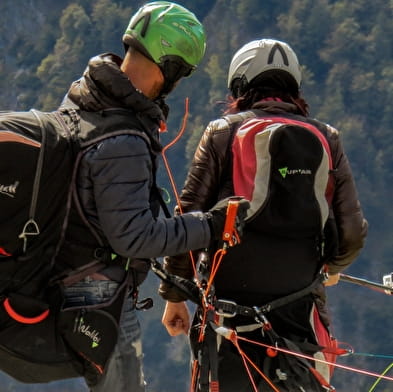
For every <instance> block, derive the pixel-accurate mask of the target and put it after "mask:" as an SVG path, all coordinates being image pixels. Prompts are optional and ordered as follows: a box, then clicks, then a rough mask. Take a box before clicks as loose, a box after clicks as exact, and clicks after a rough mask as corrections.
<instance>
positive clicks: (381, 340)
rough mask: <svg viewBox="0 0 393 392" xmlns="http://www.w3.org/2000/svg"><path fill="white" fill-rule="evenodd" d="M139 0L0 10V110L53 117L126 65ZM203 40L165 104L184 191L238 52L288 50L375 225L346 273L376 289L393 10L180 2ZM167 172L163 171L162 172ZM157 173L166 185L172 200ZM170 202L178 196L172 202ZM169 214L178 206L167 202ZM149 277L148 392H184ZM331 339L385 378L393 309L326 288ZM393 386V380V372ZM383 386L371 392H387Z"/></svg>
mask: <svg viewBox="0 0 393 392" xmlns="http://www.w3.org/2000/svg"><path fill="white" fill-rule="evenodd" d="M143 3H144V2H142V1H136V0H132V1H130V0H95V1H89V0H57V1H56V2H53V1H51V0H20V1H14V0H1V2H0V110H28V109H30V108H36V109H40V110H47V111H50V110H54V109H56V108H57V106H58V105H59V103H60V102H61V100H62V98H63V96H64V94H65V93H66V91H67V89H68V87H69V85H70V83H71V82H72V81H73V80H75V79H77V78H79V77H80V75H81V74H82V72H83V70H84V69H85V67H86V64H87V61H88V60H89V58H91V57H92V56H94V55H96V54H98V53H103V52H114V53H116V54H118V55H122V54H123V46H122V42H121V37H122V34H123V32H124V30H125V27H126V26H127V23H128V21H129V18H130V16H131V15H132V14H133V13H134V12H135V11H136V10H137V9H138V7H139V6H140V5H142V4H143ZM178 3H180V4H182V5H184V6H186V7H188V8H189V9H190V10H192V11H193V12H194V13H195V14H196V15H197V16H198V18H199V19H200V20H202V21H203V24H204V26H205V29H206V33H207V38H208V42H207V52H206V56H205V58H204V60H203V62H202V64H201V65H200V66H199V67H198V69H197V70H196V72H195V73H194V74H193V76H192V77H190V78H187V79H184V80H183V81H182V82H181V83H180V85H179V86H178V88H177V89H176V90H175V91H174V92H173V94H171V95H170V97H169V98H168V100H167V103H168V104H169V105H170V108H171V110H170V115H169V120H168V129H169V132H168V134H165V135H163V139H162V142H163V144H166V143H168V142H169V141H170V140H172V139H173V138H174V137H175V135H176V133H177V131H178V129H179V127H180V124H181V121H182V117H183V114H184V105H185V102H184V99H185V97H188V98H189V101H190V116H189V119H188V123H187V128H186V133H185V135H184V136H183V138H182V139H181V140H180V141H179V142H178V143H177V144H176V145H175V146H174V147H172V148H171V149H169V150H168V152H167V157H168V160H169V163H170V165H171V167H172V168H173V171H174V175H175V179H176V184H177V187H178V188H179V189H180V188H181V186H182V184H183V181H184V177H185V174H186V170H187V167H188V163H189V161H190V159H191V158H192V156H193V152H194V150H195V147H196V144H197V142H198V140H199V137H200V135H201V133H202V132H203V129H204V127H205V126H206V124H207V123H208V122H209V121H210V120H212V119H214V118H217V117H219V116H220V115H221V113H222V110H223V102H225V100H226V98H227V94H228V92H227V87H226V77H227V71H228V65H229V62H230V59H231V57H232V55H233V54H234V53H235V51H236V50H237V49H238V48H239V47H241V46H242V45H243V44H245V43H246V42H248V41H250V40H252V39H257V38H277V39H280V40H283V41H287V42H288V43H289V44H290V45H291V46H292V47H293V49H294V50H295V52H296V53H297V54H298V57H299V61H300V63H301V64H302V73H303V82H302V93H303V96H304V97H305V99H306V101H307V102H308V104H309V105H310V109H311V114H312V116H313V117H315V118H318V119H319V120H321V121H325V122H328V123H329V124H331V125H333V126H334V127H336V128H337V129H338V130H339V131H340V132H341V135H342V138H343V140H344V146H345V150H346V153H347V155H348V157H349V159H350V162H351V166H352V171H353V174H354V177H355V179H356V183H357V187H358V192H359V198H360V201H361V204H362V207H363V210H364V213H365V215H366V218H367V220H368V222H369V235H368V238H367V243H366V247H365V249H364V251H363V252H362V253H361V255H360V257H359V258H358V260H357V261H356V262H355V263H354V264H353V265H351V266H350V267H349V268H348V270H347V271H346V272H347V273H348V274H352V275H354V276H358V277H363V278H367V279H370V280H373V281H377V282H381V281H382V276H383V275H384V274H387V273H390V272H393V262H392V257H393V223H392V222H393V209H392V208H391V202H392V195H393V192H392V190H393V105H392V102H393V23H392V20H393V2H392V1H391V0H373V1H369V0H367V1H366V0H280V1H277V0H264V1H263V2H261V1H260V0H242V1H235V0H179V1H178ZM162 166H163V165H162ZM167 178H168V177H167V175H166V173H165V172H164V170H163V167H162V168H161V169H160V176H159V182H160V185H162V186H163V187H166V188H167V189H168V190H169V191H170V184H169V181H168V179H167ZM172 200H174V197H173V195H172ZM171 207H173V202H171ZM157 285H158V279H157V278H156V277H155V276H153V275H152V276H150V277H149V278H148V280H147V282H146V283H145V284H144V285H143V287H142V290H141V296H143V295H146V296H152V297H153V298H154V301H155V306H154V308H153V309H152V310H149V311H146V312H143V313H142V312H141V322H142V326H143V334H144V352H145V374H146V378H147V381H148V385H149V388H148V391H149V392H185V391H186V390H187V383H188V362H189V353H188V348H187V344H186V343H187V341H186V338H185V337H179V338H176V339H171V338H169V336H167V334H166V331H165V330H164V328H163V326H162V325H161V324H160V318H161V314H162V310H163V301H162V300H161V299H160V298H159V297H158V296H157V294H156V291H157ZM328 298H329V303H330V313H331V318H332V329H333V332H334V334H335V336H336V337H337V339H338V340H339V341H342V342H345V344H347V345H350V346H352V347H353V348H354V350H355V354H354V355H351V356H347V357H344V358H339V360H338V362H339V363H340V364H343V365H347V366H351V367H355V368H358V369H367V370H370V371H373V372H376V373H381V372H382V371H383V370H384V369H385V368H387V366H389V364H390V363H391V362H392V361H393V360H392V356H393V343H392V341H393V317H392V312H391V309H392V305H393V304H392V301H393V298H392V297H389V296H387V295H384V294H381V293H377V292H374V291H371V290H369V289H367V288H364V287H359V286H355V285H352V284H349V283H346V282H341V283H340V284H339V285H337V286H335V287H331V288H329V289H328ZM390 374H391V375H392V376H393V371H390ZM374 381H375V378H373V377H371V376H366V375H362V374H357V373H355V372H353V371H348V370H344V369H336V371H335V376H334V379H333V385H335V387H336V388H337V391H345V392H368V391H369V390H370V388H371V386H372V384H373V383H374ZM0 385H1V387H0V391H1V392H11V391H13V392H15V391H17V392H25V391H26V392H31V391H40V392H41V391H56V392H76V391H83V390H84V389H83V388H84V387H83V383H82V382H81V381H80V380H66V381H64V382H59V383H53V384H50V385H47V386H43V385H36V386H34V385H30V386H29V385H24V384H20V383H17V382H15V381H13V380H12V379H10V378H9V377H7V376H5V375H0ZM392 390H393V383H392V382H388V381H381V382H380V383H379V384H378V386H377V387H376V388H375V392H389V391H392Z"/></svg>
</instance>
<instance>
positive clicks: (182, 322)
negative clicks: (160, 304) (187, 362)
mask: <svg viewBox="0 0 393 392" xmlns="http://www.w3.org/2000/svg"><path fill="white" fill-rule="evenodd" d="M161 322H162V323H163V324H164V326H165V328H166V330H167V331H168V333H169V335H170V336H178V335H180V334H182V333H184V334H186V335H187V334H188V330H189V329H190V313H189V312H188V308H187V305H186V303H185V302H169V301H167V303H166V305H165V310H164V314H163V315H162V320H161Z"/></svg>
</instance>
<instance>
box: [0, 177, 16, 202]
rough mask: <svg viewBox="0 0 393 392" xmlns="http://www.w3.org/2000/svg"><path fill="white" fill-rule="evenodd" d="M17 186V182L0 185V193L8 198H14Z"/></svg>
mask: <svg viewBox="0 0 393 392" xmlns="http://www.w3.org/2000/svg"><path fill="white" fill-rule="evenodd" d="M18 185H19V181H15V182H14V183H13V184H11V185H4V184H0V193H1V194H3V195H6V196H8V197H11V198H15V196H16V188H17V187H18Z"/></svg>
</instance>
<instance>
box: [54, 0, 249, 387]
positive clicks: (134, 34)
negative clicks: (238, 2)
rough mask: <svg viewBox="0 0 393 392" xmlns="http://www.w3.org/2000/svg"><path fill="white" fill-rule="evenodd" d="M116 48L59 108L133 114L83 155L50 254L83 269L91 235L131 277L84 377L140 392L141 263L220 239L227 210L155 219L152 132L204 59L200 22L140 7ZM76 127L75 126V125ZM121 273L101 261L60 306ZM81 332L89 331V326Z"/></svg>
mask: <svg viewBox="0 0 393 392" xmlns="http://www.w3.org/2000/svg"><path fill="white" fill-rule="evenodd" d="M123 43H124V46H125V50H126V54H125V58H124V59H121V58H119V57H118V56H116V55H114V54H110V53H106V54H103V55H99V56H96V57H94V58H92V59H91V60H90V61H89V64H88V67H87V69H86V70H85V72H84V74H83V76H82V77H81V78H80V79H79V80H77V81H75V82H74V83H73V84H72V85H71V87H70V89H69V91H68V93H67V95H66V97H65V99H64V101H63V103H62V105H61V108H60V109H61V110H70V109H72V108H74V109H76V111H77V112H79V111H80V112H81V113H86V112H87V113H91V115H92V116H93V112H94V113H102V116H103V118H104V117H105V121H106V123H107V122H108V120H107V119H108V116H109V118H113V119H115V118H116V113H118V112H119V111H122V110H123V111H124V110H127V111H128V112H129V113H131V120H130V125H129V129H125V130H124V131H123V130H122V131H119V132H118V134H117V135H116V136H113V137H110V138H107V139H105V140H102V141H100V142H99V143H97V144H96V145H94V146H93V147H92V148H90V149H88V151H87V152H86V153H85V154H84V155H83V157H82V159H81V163H80V165H79V170H78V173H77V174H76V189H75V192H74V199H73V206H72V208H71V213H70V221H69V229H68V230H67V232H66V233H65V242H64V244H65V245H64V247H63V248H62V249H61V250H60V252H59V256H58V262H59V263H64V264H67V263H68V264H71V267H72V265H73V264H75V263H74V262H75V261H76V260H78V259H80V258H85V260H84V261H85V262H86V258H89V257H91V256H89V253H88V252H87V251H86V250H88V249H89V247H90V248H91V245H94V243H95V241H96V240H97V237H98V239H99V243H100V244H102V245H103V246H104V248H106V249H108V248H109V249H110V250H111V253H112V254H116V255H118V258H117V259H120V260H122V259H123V260H124V259H125V260H127V268H128V270H131V275H132V282H131V284H130V295H128V296H127V298H126V301H125V303H124V305H123V307H122V309H123V310H122V317H121V321H120V333H119V338H118V340H117V344H116V346H115V348H114V350H113V352H112V354H111V357H110V359H109V361H108V363H107V364H106V366H105V368H104V369H99V370H100V371H101V372H102V373H103V374H102V375H101V376H97V374H94V373H93V375H85V379H86V381H87V384H88V385H89V388H90V390H91V391H94V392H107V391H111V392H127V391H130V392H143V391H145V381H144V378H143V372H142V364H141V359H142V349H141V341H140V329H139V323H138V320H137V316H136V311H135V310H136V307H137V301H136V293H137V289H138V286H139V285H140V284H141V282H142V281H143V280H144V278H145V276H146V274H147V271H148V270H149V266H150V263H149V259H150V258H154V257H159V256H164V255H175V254H179V253H183V252H186V251H187V250H190V249H199V248H205V247H207V246H208V245H209V243H210V242H211V241H212V240H214V239H217V238H219V237H220V235H221V233H222V230H223V227H224V223H225V222H224V221H225V213H226V206H227V201H224V202H222V203H220V205H217V206H215V207H214V208H213V209H211V210H210V211H209V212H208V213H202V212H195V213H189V214H184V215H181V216H176V217H173V218H162V217H159V216H158V211H159V207H160V201H161V200H162V199H160V192H159V191H158V190H157V187H156V185H155V172H156V165H157V162H156V161H157V157H158V156H159V154H160V152H161V145H160V142H159V129H160V128H162V127H164V126H165V121H166V115H167V107H166V105H165V102H164V98H165V96H166V95H167V94H168V93H169V92H170V91H171V90H172V89H173V88H174V86H175V85H176V83H177V82H178V81H179V79H181V78H182V77H185V76H188V75H190V74H191V72H192V71H193V70H194V69H195V68H196V66H197V65H198V63H199V62H200V61H201V60H202V58H203V55H204V52H205V35H204V31H203V27H202V25H201V23H200V22H199V21H198V19H197V18H196V17H195V16H194V14H192V13H191V12H189V11H188V10H187V9H185V8H184V7H182V6H179V5H177V4H174V3H171V2H166V1H157V2H153V3H148V4H146V5H144V6H143V7H142V8H140V9H139V10H138V11H137V13H136V14H135V15H134V16H133V17H132V18H131V21H130V23H129V26H128V27H127V30H126V32H125V34H124V36H123ZM87 118H88V117H87ZM84 121H86V119H84ZM113 121H115V120H113ZM75 122H76V126H77V127H78V120H76V121H75V120H74V125H75ZM108 128H110V127H108ZM112 128H113V127H112ZM110 131H113V129H108V132H110ZM248 205H249V204H248V202H247V201H245V200H243V201H241V202H240V206H239V210H238V211H239V215H238V216H239V220H238V222H239V223H240V224H242V221H243V216H244V215H245V210H246V209H247V208H248ZM75 210H78V212H79V211H80V210H82V211H83V213H84V216H85V218H86V219H85V222H83V223H84V224H81V222H80V220H78V219H76V218H75V216H77V214H75V213H74V212H75ZM89 229H90V230H89ZM92 232H93V233H95V237H94V236H93V237H92V235H91V233H92ZM67 245H70V246H67ZM81 249H82V250H83V252H81V251H79V250H81ZM94 257H97V255H96V254H95V255H94ZM70 261H71V262H70ZM87 261H88V260H87ZM76 264H78V263H76ZM124 267H125V266H124V264H122V263H118V262H117V263H111V260H109V261H108V260H107V262H106V264H105V266H104V267H102V268H101V269H99V270H97V271H94V272H93V273H91V274H89V275H88V276H87V277H86V278H84V279H83V280H81V281H79V282H77V283H73V284H72V285H70V286H69V287H67V288H66V304H65V306H66V307H70V306H80V307H85V306H94V305H96V304H100V303H102V302H104V301H108V300H110V299H111V298H112V297H113V296H114V295H115V292H116V290H117V289H118V287H119V285H120V282H122V281H123V280H124V275H126V272H125V268H124ZM127 276H128V273H127ZM85 331H86V333H88V332H89V333H90V332H91V331H88V328H87V327H86V328H85Z"/></svg>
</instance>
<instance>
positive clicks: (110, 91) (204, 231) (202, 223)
mask: <svg viewBox="0 0 393 392" xmlns="http://www.w3.org/2000/svg"><path fill="white" fill-rule="evenodd" d="M121 61H122V60H121V59H120V58H119V57H117V56H115V55H113V54H104V55H100V56H97V57H94V58H92V59H91V60H90V62H89V64H88V67H87V69H86V71H85V72H84V74H83V76H82V78H81V79H79V80H77V81H76V82H74V83H73V84H72V85H71V87H70V89H69V92H68V94H67V95H66V97H65V99H64V101H63V103H62V106H61V108H63V109H64V108H69V107H72V108H76V109H78V110H82V111H87V112H95V113H101V112H102V113H105V115H107V116H108V115H110V110H112V109H116V108H121V109H127V110H129V111H131V112H133V114H134V116H135V118H136V121H134V122H132V126H130V128H137V129H135V130H136V131H139V132H143V133H144V134H146V135H147V136H148V142H147V141H146V138H144V137H141V136H139V135H130V134H124V135H119V136H115V137H111V138H108V139H105V140H104V141H101V142H100V143H98V144H97V145H95V146H94V147H93V148H92V149H90V150H89V151H88V152H87V153H86V154H85V155H84V157H83V159H82V161H81V163H80V167H79V171H78V176H77V181H76V185H77V194H78V197H79V200H80V202H81V205H82V209H83V211H84V214H85V215H86V217H87V219H88V222H89V224H90V225H91V226H92V227H93V228H94V229H95V230H96V231H97V232H98V233H99V235H100V237H101V238H103V239H104V241H105V243H106V244H107V245H108V246H109V247H110V248H111V249H112V250H113V252H115V253H117V254H119V255H121V256H124V257H126V258H131V259H133V258H152V257H158V256H163V255H174V254H178V253H181V252H186V251H187V250H188V249H196V248H200V247H204V246H207V245H208V244H209V241H210V235H211V234H210V229H209V225H208V223H207V221H206V218H205V217H204V215H202V214H199V215H198V214H186V215H183V216H177V217H174V218H170V219H167V218H162V217H159V216H158V211H157V195H156V194H155V187H154V178H155V171H156V166H157V158H158V156H159V154H160V151H161V146H160V143H159V136H158V135H159V126H160V124H161V123H162V122H163V121H165V117H164V114H163V111H162V109H161V107H164V106H163V105H162V103H161V105H159V104H158V103H156V102H152V101H151V100H149V99H148V98H147V97H145V96H144V95H143V94H142V93H140V92H139V91H137V90H136V89H135V88H134V87H133V86H132V84H131V83H130V81H129V79H128V78H127V76H126V75H125V74H124V73H123V72H122V71H121V70H120V68H119V66H120V64H121ZM108 113H109V114H108ZM135 124H139V126H136V125H135ZM125 131H129V129H125ZM70 225H71V227H70V230H69V233H68V236H69V237H70V238H71V241H79V242H83V241H84V239H85V238H84V236H80V237H81V238H73V236H72V225H73V222H72V221H71V222H70ZM86 238H87V237H86Z"/></svg>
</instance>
